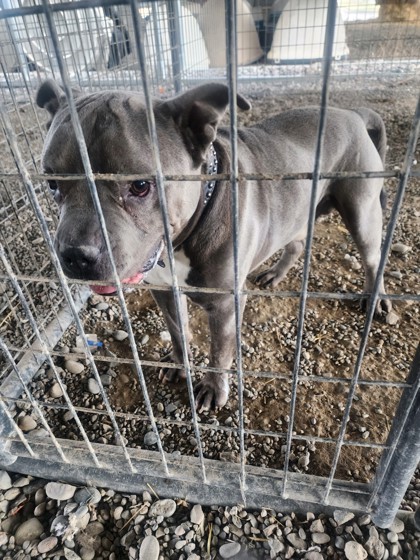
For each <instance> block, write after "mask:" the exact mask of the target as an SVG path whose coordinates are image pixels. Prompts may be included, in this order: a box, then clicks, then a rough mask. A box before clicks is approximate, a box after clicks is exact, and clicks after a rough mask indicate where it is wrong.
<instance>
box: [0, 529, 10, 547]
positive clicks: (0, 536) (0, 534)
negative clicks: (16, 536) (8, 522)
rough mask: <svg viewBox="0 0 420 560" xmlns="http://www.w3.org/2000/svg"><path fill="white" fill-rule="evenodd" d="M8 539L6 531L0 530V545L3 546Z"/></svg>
mask: <svg viewBox="0 0 420 560" xmlns="http://www.w3.org/2000/svg"><path fill="white" fill-rule="evenodd" d="M8 540H9V537H8V536H7V533H5V532H4V531H0V546H4V545H5V544H6V543H7V541H8Z"/></svg>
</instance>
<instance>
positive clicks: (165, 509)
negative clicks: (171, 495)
mask: <svg viewBox="0 0 420 560" xmlns="http://www.w3.org/2000/svg"><path fill="white" fill-rule="evenodd" d="M175 511H176V503H175V501H174V500H170V499H166V500H158V501H157V502H155V503H154V504H152V505H151V506H150V510H149V515H150V517H158V516H162V517H171V516H172V515H173V514H174V513H175Z"/></svg>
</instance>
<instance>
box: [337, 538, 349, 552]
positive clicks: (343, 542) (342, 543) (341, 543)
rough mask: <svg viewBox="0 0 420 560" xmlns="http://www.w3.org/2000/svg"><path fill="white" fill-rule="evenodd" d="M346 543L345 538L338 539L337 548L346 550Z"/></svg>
mask: <svg viewBox="0 0 420 560" xmlns="http://www.w3.org/2000/svg"><path fill="white" fill-rule="evenodd" d="M345 544H346V543H345V541H344V539H343V537H340V536H338V537H336V538H335V547H336V548H338V549H339V550H344V545H345Z"/></svg>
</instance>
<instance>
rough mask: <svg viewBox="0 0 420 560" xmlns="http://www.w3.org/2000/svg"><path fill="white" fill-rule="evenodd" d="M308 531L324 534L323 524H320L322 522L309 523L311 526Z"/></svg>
mask: <svg viewBox="0 0 420 560" xmlns="http://www.w3.org/2000/svg"><path fill="white" fill-rule="evenodd" d="M309 530H310V532H311V533H323V532H324V530H325V529H324V524H323V523H322V521H321V520H320V519H315V521H313V522H312V523H311V526H310V527H309Z"/></svg>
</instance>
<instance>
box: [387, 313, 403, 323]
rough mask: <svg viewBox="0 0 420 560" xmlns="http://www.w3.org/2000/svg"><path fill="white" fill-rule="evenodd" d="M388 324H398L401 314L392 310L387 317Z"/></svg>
mask: <svg viewBox="0 0 420 560" xmlns="http://www.w3.org/2000/svg"><path fill="white" fill-rule="evenodd" d="M385 321H386V323H387V325H396V324H397V323H399V321H400V316H399V315H398V313H395V311H390V312H389V313H387V315H386V317H385Z"/></svg>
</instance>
